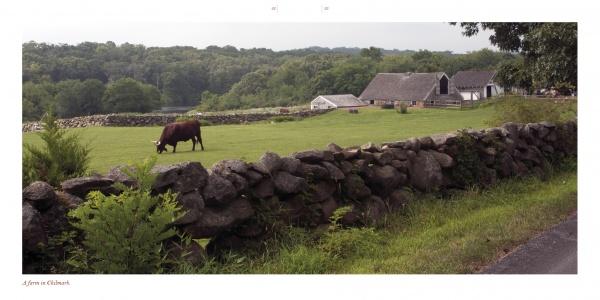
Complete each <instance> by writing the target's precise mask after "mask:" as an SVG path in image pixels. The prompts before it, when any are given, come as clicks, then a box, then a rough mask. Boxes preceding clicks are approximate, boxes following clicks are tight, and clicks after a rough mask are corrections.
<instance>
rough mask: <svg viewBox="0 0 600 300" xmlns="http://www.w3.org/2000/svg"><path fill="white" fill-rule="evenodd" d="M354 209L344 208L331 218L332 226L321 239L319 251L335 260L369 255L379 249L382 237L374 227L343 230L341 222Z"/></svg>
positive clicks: (336, 211) (335, 212) (337, 210)
mask: <svg viewBox="0 0 600 300" xmlns="http://www.w3.org/2000/svg"><path fill="white" fill-rule="evenodd" d="M350 211H352V207H350V206H343V207H340V208H338V209H336V210H335V211H334V213H333V215H332V216H331V217H330V218H329V220H330V221H331V225H330V226H329V229H328V231H327V232H326V233H325V234H324V236H323V237H322V238H321V241H320V243H319V249H320V250H322V251H324V252H325V253H328V254H329V255H330V256H331V257H334V258H343V257H348V256H351V255H361V254H364V253H369V252H371V251H373V250H374V249H376V248H377V247H379V246H380V245H379V243H380V242H381V235H380V234H379V233H377V232H375V229H374V228H372V227H361V228H356V227H353V228H343V227H342V226H341V225H340V224H339V221H340V220H341V219H342V218H343V216H344V215H345V214H347V213H348V212H350Z"/></svg>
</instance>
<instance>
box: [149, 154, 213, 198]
mask: <svg viewBox="0 0 600 300" xmlns="http://www.w3.org/2000/svg"><path fill="white" fill-rule="evenodd" d="M152 172H153V173H155V174H156V180H155V181H154V184H153V185H152V190H153V191H154V192H155V193H164V192H166V191H167V190H171V191H172V192H176V193H187V192H190V191H193V190H195V189H198V190H202V189H203V188H204V186H205V185H206V183H207V180H208V172H207V171H206V169H204V167H203V166H202V164H200V163H199V162H183V163H178V164H174V165H169V166H155V167H154V168H153V169H152Z"/></svg>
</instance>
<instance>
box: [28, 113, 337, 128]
mask: <svg viewBox="0 0 600 300" xmlns="http://www.w3.org/2000/svg"><path fill="white" fill-rule="evenodd" d="M330 111H331V109H328V110H327V109H325V110H304V111H296V112H288V113H251V114H223V115H201V116H199V115H185V114H109V115H93V116H84V117H75V118H71V119H59V120H57V123H58V125H59V126H60V127H61V128H79V127H91V126H114V127H140V126H164V125H166V124H168V123H172V122H175V120H176V119H177V118H179V117H189V118H194V119H197V120H204V121H207V122H210V123H211V124H214V125H222V124H245V123H249V122H256V121H263V120H268V119H270V118H272V117H275V116H289V117H297V118H306V117H312V116H316V115H320V114H324V113H327V112H330ZM39 130H42V123H41V122H39V121H38V122H25V123H23V124H22V131H23V132H31V131H39Z"/></svg>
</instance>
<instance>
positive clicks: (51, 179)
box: [23, 111, 90, 186]
mask: <svg viewBox="0 0 600 300" xmlns="http://www.w3.org/2000/svg"><path fill="white" fill-rule="evenodd" d="M42 122H43V129H44V130H43V131H42V132H40V133H39V136H40V137H41V138H42V141H43V142H44V147H42V148H38V147H35V146H33V145H31V144H25V145H24V146H23V147H24V150H25V151H24V153H23V185H28V184H29V183H31V182H33V181H36V180H42V181H46V182H48V183H49V184H51V185H53V186H57V185H59V184H60V182H61V181H63V180H66V179H69V178H74V177H79V176H83V175H85V173H86V170H87V168H88V164H89V162H90V157H89V153H90V148H89V146H87V145H82V144H81V143H80V140H81V137H80V136H79V135H78V134H67V133H66V131H65V130H63V129H60V128H59V127H58V124H57V123H56V118H55V117H54V115H53V114H52V112H51V111H50V112H48V113H46V115H45V116H44V117H43V119H42Z"/></svg>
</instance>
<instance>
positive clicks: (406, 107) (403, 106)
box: [396, 102, 408, 114]
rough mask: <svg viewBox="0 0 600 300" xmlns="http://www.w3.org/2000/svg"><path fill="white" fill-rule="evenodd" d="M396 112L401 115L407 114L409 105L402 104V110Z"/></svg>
mask: <svg viewBox="0 0 600 300" xmlns="http://www.w3.org/2000/svg"><path fill="white" fill-rule="evenodd" d="M396 112H397V113H399V114H407V113H408V105H406V103H404V102H401V103H400V109H396Z"/></svg>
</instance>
